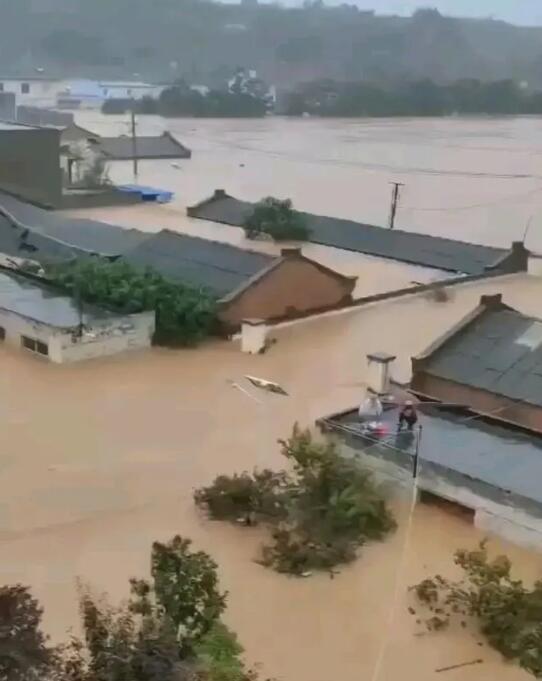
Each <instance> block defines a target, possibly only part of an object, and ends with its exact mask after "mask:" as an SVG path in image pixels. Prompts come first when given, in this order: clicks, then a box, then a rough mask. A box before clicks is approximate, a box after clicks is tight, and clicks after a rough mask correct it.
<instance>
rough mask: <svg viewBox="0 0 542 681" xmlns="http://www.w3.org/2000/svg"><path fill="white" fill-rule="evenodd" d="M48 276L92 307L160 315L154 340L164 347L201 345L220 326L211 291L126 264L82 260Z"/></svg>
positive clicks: (54, 269) (54, 268)
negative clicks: (174, 281)
mask: <svg viewBox="0 0 542 681" xmlns="http://www.w3.org/2000/svg"><path fill="white" fill-rule="evenodd" d="M47 275H48V276H49V277H50V278H51V280H52V281H53V282H54V283H56V284H57V285H59V286H61V287H62V288H64V289H65V290H67V291H69V292H70V293H71V294H72V295H74V296H75V297H80V299H81V300H83V301H85V302H87V303H93V304H95V305H100V306H103V307H105V308H108V309H111V310H115V311H117V312H120V313H122V314H133V313H136V312H143V311H145V310H154V311H155V312H156V333H155V337H154V341H155V342H156V343H157V344H159V345H172V346H177V345H185V346H191V345H195V344H197V343H198V342H200V341H202V340H203V339H205V338H206V337H207V336H208V335H209V334H210V333H212V331H213V330H214V327H215V324H216V301H215V299H214V297H213V296H212V295H211V294H209V293H208V292H207V291H205V290H203V289H197V288H194V287H191V286H186V285H184V284H180V283H173V282H170V281H167V280H166V279H164V277H162V275H161V274H159V273H158V272H155V271H153V270H150V269H147V270H144V271H141V270H139V269H136V268H134V267H132V266H131V265H129V264H128V263H126V262H122V261H117V262H110V261H108V260H104V259H86V260H78V261H75V262H70V263H64V264H61V265H54V266H50V267H49V268H48V269H47Z"/></svg>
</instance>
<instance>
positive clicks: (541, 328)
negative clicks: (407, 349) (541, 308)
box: [421, 305, 542, 406]
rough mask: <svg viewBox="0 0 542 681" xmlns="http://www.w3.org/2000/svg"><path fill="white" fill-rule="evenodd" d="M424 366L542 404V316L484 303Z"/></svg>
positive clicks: (427, 370) (453, 378) (457, 379)
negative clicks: (486, 306)
mask: <svg viewBox="0 0 542 681" xmlns="http://www.w3.org/2000/svg"><path fill="white" fill-rule="evenodd" d="M421 370H422V371H423V372H424V373H429V374H431V375H433V376H438V377H440V378H445V379H448V380H450V381H455V382H457V383H462V384H464V385H468V386H471V387H473V388H479V389H482V390H487V391H489V392H492V393H496V394H498V395H501V396H503V397H506V398H509V399H512V400H519V401H522V402H528V403H530V404H534V405H536V406H542V320H540V319H536V318H533V317H526V316H524V315H522V314H521V313H520V312H517V311H516V310H513V309H511V308H507V307H506V306H504V305H502V306H501V307H500V308H497V309H492V308H486V309H482V310H481V312H480V314H479V315H478V316H476V317H475V318H474V319H473V321H471V322H470V323H468V324H467V325H466V326H465V327H464V328H463V329H459V330H458V331H457V332H456V333H455V334H453V335H452V336H451V337H450V338H448V339H447V340H445V341H444V342H443V344H442V345H440V346H439V347H437V349H436V350H434V351H433V352H432V353H430V354H429V355H428V356H427V357H425V358H424V359H423V364H422V366H421Z"/></svg>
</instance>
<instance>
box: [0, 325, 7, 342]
mask: <svg viewBox="0 0 542 681" xmlns="http://www.w3.org/2000/svg"><path fill="white" fill-rule="evenodd" d="M3 340H6V330H5V329H4V327H3V326H0V341H3Z"/></svg>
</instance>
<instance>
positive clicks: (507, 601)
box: [411, 542, 542, 678]
mask: <svg viewBox="0 0 542 681" xmlns="http://www.w3.org/2000/svg"><path fill="white" fill-rule="evenodd" d="M455 563H456V565H458V566H459V567H460V568H461V569H462V571H463V577H462V578H461V579H460V580H458V581H453V580H449V579H445V578H444V577H442V576H441V575H436V576H435V577H433V578H428V579H425V580H423V581H422V582H420V583H419V584H417V585H416V586H414V587H412V591H413V592H414V593H415V595H416V598H417V599H418V601H419V602H420V603H421V604H422V605H423V606H425V607H426V608H428V609H429V611H430V613H431V615H430V616H428V618H427V619H426V625H427V627H428V628H429V629H445V628H446V627H447V626H448V625H449V623H450V621H451V619H452V618H454V617H460V618H461V620H462V623H463V624H465V620H466V618H471V619H472V620H474V621H475V622H476V623H477V625H478V627H479V629H480V632H481V633H482V634H483V635H484V636H485V637H486V639H487V641H488V642H489V644H490V645H491V646H492V647H493V648H495V649H496V650H498V651H499V652H500V653H501V654H502V655H503V656H504V657H505V658H507V659H510V660H516V661H517V662H519V664H520V665H521V666H522V667H523V668H524V669H525V670H526V671H528V672H530V673H531V674H532V675H533V676H535V677H536V678H542V581H537V582H535V584H534V586H533V587H532V588H528V587H526V586H525V585H524V583H523V582H522V581H521V580H519V579H515V578H513V576H512V564H511V562H510V560H509V559H508V558H507V557H506V556H497V557H496V558H494V559H493V560H490V558H489V555H488V552H487V547H486V543H485V542H482V543H481V544H480V546H479V548H478V549H477V550H475V551H467V550H465V549H460V550H458V551H456V553H455ZM411 612H415V611H414V610H413V609H411Z"/></svg>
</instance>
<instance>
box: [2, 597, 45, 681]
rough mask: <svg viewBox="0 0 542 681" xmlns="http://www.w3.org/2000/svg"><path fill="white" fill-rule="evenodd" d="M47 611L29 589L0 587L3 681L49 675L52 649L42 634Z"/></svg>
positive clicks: (27, 679) (18, 680)
mask: <svg viewBox="0 0 542 681" xmlns="http://www.w3.org/2000/svg"><path fill="white" fill-rule="evenodd" d="M42 615H43V610H42V609H41V608H40V606H39V604H38V602H37V600H36V599H35V598H33V597H32V596H31V595H30V592H29V589H28V587H25V586H22V585H20V584H17V585H15V586H2V587H0V678H1V679H6V681H31V680H32V679H36V678H39V677H40V676H42V677H43V678H45V675H46V673H47V671H48V668H49V665H50V663H51V659H52V650H51V649H50V648H49V647H48V646H47V639H46V637H45V635H44V634H43V632H42V631H41V620H42Z"/></svg>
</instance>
